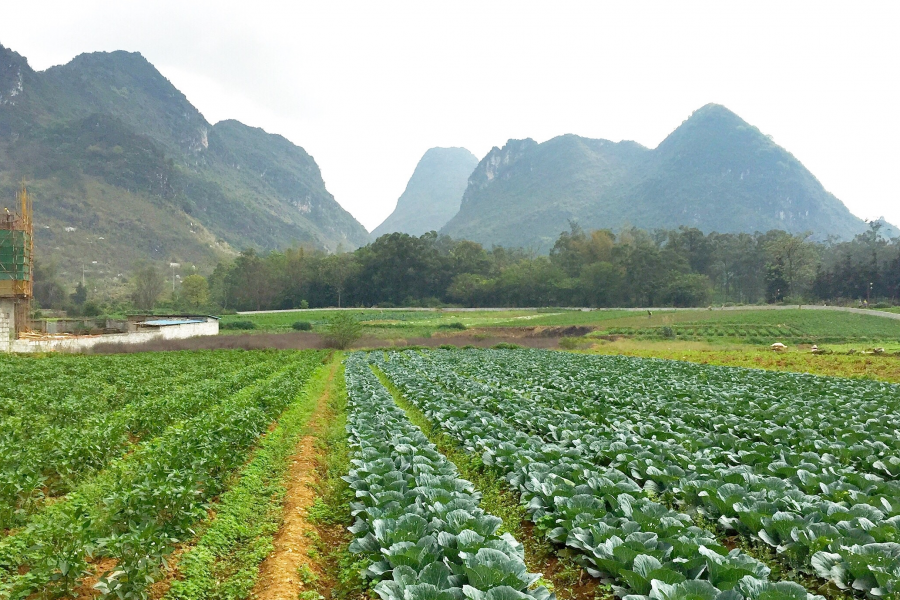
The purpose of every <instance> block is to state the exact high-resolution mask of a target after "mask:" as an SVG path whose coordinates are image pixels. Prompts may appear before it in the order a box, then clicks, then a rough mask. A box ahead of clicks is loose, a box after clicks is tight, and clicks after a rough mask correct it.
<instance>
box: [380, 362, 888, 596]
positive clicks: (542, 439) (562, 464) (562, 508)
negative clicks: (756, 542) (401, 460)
mask: <svg viewBox="0 0 900 600" xmlns="http://www.w3.org/2000/svg"><path fill="white" fill-rule="evenodd" d="M371 360H373V361H374V362H376V363H377V364H378V365H379V367H380V368H382V369H383V370H384V372H385V373H386V374H387V375H388V376H389V377H390V378H391V380H392V381H393V382H394V383H395V384H396V385H398V386H399V387H400V389H402V390H404V392H405V395H406V397H407V398H408V399H409V401H411V402H413V403H414V404H416V405H417V406H418V407H419V408H420V409H421V410H423V411H424V412H425V413H426V414H427V415H428V416H429V418H430V419H431V420H432V421H433V422H435V423H441V424H442V427H444V428H445V430H447V432H448V433H450V434H451V435H454V436H456V437H457V438H458V439H459V440H460V442H461V443H463V444H464V445H466V446H467V447H468V448H469V449H470V450H471V451H473V452H479V453H482V454H483V460H484V461H485V462H486V463H488V464H494V465H496V466H497V467H499V468H501V469H502V470H505V471H506V472H507V478H508V480H509V481H510V483H511V484H513V485H514V486H516V487H518V488H519V489H520V491H521V492H522V495H523V499H524V500H525V501H527V502H528V509H529V512H530V515H531V518H532V519H533V520H535V522H537V523H540V524H542V525H545V526H548V527H549V529H550V535H551V537H553V538H554V539H556V540H557V541H559V542H560V543H565V544H566V545H568V546H570V547H573V548H576V549H578V550H581V551H582V553H583V555H582V560H583V564H584V565H585V566H586V567H587V568H588V569H589V570H590V571H591V572H592V573H593V574H595V575H597V576H601V577H613V578H614V579H615V581H616V582H618V583H624V584H625V585H624V586H621V588H620V589H621V593H622V594H626V593H628V592H632V593H635V594H637V595H650V594H652V593H654V590H655V589H656V588H655V587H654V579H659V580H660V581H661V582H664V583H665V584H666V585H676V586H677V585H680V584H679V583H678V582H679V581H691V580H695V579H701V580H706V581H708V582H709V583H710V585H711V586H712V588H713V591H714V592H716V594H718V593H719V592H726V591H729V590H739V592H740V594H741V595H742V596H744V597H757V596H756V595H757V594H761V595H762V596H764V597H768V596H769V595H770V594H776V595H780V594H781V593H785V594H788V595H793V594H800V593H801V592H802V594H803V595H804V597H805V594H806V592H805V591H803V589H802V588H801V587H800V586H797V585H796V584H788V583H779V584H777V585H778V586H779V587H778V588H777V589H778V591H777V593H776V590H775V588H772V587H771V586H772V585H775V584H771V583H768V582H767V574H768V569H767V568H766V567H765V566H764V565H762V564H760V563H758V562H757V561H755V560H754V559H752V558H750V557H748V556H746V555H743V554H741V553H740V552H738V551H731V552H729V551H727V550H726V549H725V548H724V547H722V545H721V544H720V543H719V542H718V541H717V540H716V538H715V537H714V536H713V535H712V534H711V533H710V532H707V531H705V530H701V529H699V528H697V527H695V526H693V520H692V518H691V517H690V516H689V515H688V514H685V513H680V512H677V511H672V510H670V509H668V508H666V507H665V506H664V505H662V504H659V503H658V502H657V501H656V499H657V498H660V497H662V499H666V500H667V501H669V502H670V503H671V504H672V505H683V506H685V507H690V508H691V509H692V510H694V509H695V508H696V506H692V505H691V504H690V503H688V502H686V499H687V497H688V496H687V493H686V492H685V489H686V488H687V486H688V485H690V484H691V483H693V482H695V481H708V482H709V483H710V485H712V484H713V483H715V484H717V485H718V486H721V484H722V483H723V481H722V479H723V477H725V476H726V472H733V473H734V477H739V476H740V475H741V474H743V476H744V477H745V478H747V480H748V481H749V482H752V483H761V484H762V485H763V486H766V485H768V486H770V488H771V489H772V490H773V491H775V492H777V491H781V490H783V489H785V485H784V483H783V484H782V485H775V482H776V481H777V482H783V480H782V479H781V478H780V477H783V476H784V475H783V474H781V473H775V474H773V475H772V476H770V477H765V476H762V475H761V476H755V474H754V472H753V469H752V468H750V469H749V470H748V469H747V467H740V466H735V465H734V464H733V463H734V462H738V461H739V459H740V457H739V455H736V454H734V453H732V454H731V455H728V454H727V453H725V452H723V451H721V449H719V448H713V449H710V450H708V451H706V450H705V449H699V448H698V446H700V447H702V446H703V445H704V444H706V443H708V441H707V436H711V435H713V434H712V433H710V434H704V435H698V433H697V430H696V426H695V427H694V429H693V430H692V431H691V435H685V436H684V437H681V438H679V437H677V435H676V433H674V432H673V431H672V427H668V428H666V427H665V424H664V423H660V424H657V423H655V422H654V421H655V420H656V417H657V416H658V415H657V414H656V413H654V412H652V409H651V410H650V411H648V410H647V408H646V407H647V405H648V404H651V403H652V400H654V399H657V398H662V399H665V397H666V396H673V395H675V396H676V397H677V398H683V399H686V400H690V402H697V401H698V398H697V396H700V398H702V396H703V394H702V392H703V391H704V390H703V385H702V384H701V383H700V382H701V381H703V383H706V382H708V381H709V380H710V379H711V377H710V375H709V373H708V372H699V373H695V378H694V381H695V382H696V383H694V384H693V386H694V389H693V392H694V394H693V395H692V394H690V393H688V391H687V389H686V388H688V387H689V385H688V383H687V382H686V381H683V380H682V381H680V380H678V379H677V378H675V377H674V374H673V373H665V368H664V363H660V364H657V363H659V362H660V361H654V362H652V363H651V362H650V361H646V362H645V363H641V362H640V361H638V360H634V359H631V360H618V361H616V360H614V359H609V361H607V362H606V363H604V361H603V360H597V359H595V358H592V357H580V356H573V355H568V354H563V353H546V352H530V351H517V352H497V351H486V352H480V351H472V352H444V351H437V352H433V353H428V354H427V355H423V354H422V353H409V352H407V353H402V354H391V355H390V358H387V359H385V358H381V357H380V355H374V354H373V355H372V358H371ZM579 361H581V362H580V363H579ZM675 364H677V363H675ZM641 365H646V366H647V368H646V369H645V370H642V369H640V366H641ZM650 367H652V368H653V369H656V370H657V371H662V372H661V373H659V374H658V375H655V374H654V373H652V372H651V368H650ZM628 368H631V369H636V370H639V371H641V373H640V374H639V377H634V378H632V377H629V374H628ZM732 371H734V370H732ZM737 373H742V372H740V371H737ZM751 373H752V372H751ZM698 375H703V376H704V377H699V376H698ZM594 382H602V384H603V386H605V387H602V388H601V387H600V386H594V387H591V386H590V383H594ZM731 383H732V385H733V384H734V383H735V381H733V380H732V381H731ZM626 384H627V385H626ZM698 384H699V385H698ZM876 385H877V384H876ZM556 386H559V387H561V388H563V389H566V390H567V391H568V392H569V393H567V394H563V393H561V392H560V391H559V390H558V389H555V388H556ZM629 386H630V387H629ZM575 390H577V392H576V391H575ZM651 390H652V391H651ZM716 391H718V390H716ZM629 396H636V397H635V398H633V400H634V401H635V404H634V405H630V406H628V407H627V409H623V410H622V411H617V410H616V404H617V403H618V402H623V403H626V404H627V401H628V400H629ZM639 402H640V403H641V405H643V406H644V407H645V408H644V409H643V410H641V409H640V408H639V405H638V403H639ZM557 406H558V407H559V408H556V407H557ZM636 407H637V409H636ZM638 411H639V412H638ZM663 414H664V415H666V417H672V415H673V414H674V415H675V416H676V417H677V413H676V412H675V411H674V410H672V409H671V407H670V410H669V411H667V412H665V413H663ZM584 415H590V417H592V418H588V417H587V416H584ZM676 417H672V418H676ZM646 418H649V419H650V422H649V423H647V422H646V421H645V419H646ZM631 419H635V420H634V421H632V420H631ZM733 437H734V436H732V438H733ZM673 439H674V440H677V441H680V442H683V443H682V444H676V442H675V441H673ZM692 444H693V446H692ZM692 450H694V452H692ZM721 456H725V457H727V462H726V464H724V465H723V464H721V463H716V462H714V460H713V459H718V458H719V457H721ZM773 462H774V461H773ZM776 468H777V467H776ZM729 469H730V470H731V471H729ZM713 477H717V478H718V479H713ZM799 493H801V494H802V493H803V492H799ZM790 497H791V498H794V499H796V494H795V495H793V496H790ZM744 498H745V497H742V499H744ZM772 500H774V496H773V497H772ZM726 502H727V501H726ZM835 504H836V503H835ZM820 506H821V503H820ZM785 508H787V507H785ZM870 516H873V517H877V513H876V514H870ZM849 518H850V520H851V521H852V519H853V518H854V517H849ZM845 521H846V519H845ZM852 525H853V524H852V522H851V523H843V524H841V525H840V527H842V528H846V527H852ZM771 527H772V529H773V530H776V529H777V528H778V527H780V519H776V520H775V521H774V522H773V523H772V525H771ZM858 528H859V527H857V529H858ZM819 549H820V548H815V549H812V548H808V549H807V561H808V557H809V555H810V554H811V553H812V552H815V551H817V550H819ZM640 556H646V557H651V558H653V559H654V560H655V561H658V562H659V563H660V566H659V567H656V566H654V567H653V568H652V569H649V570H648V567H647V564H650V563H652V564H653V565H655V563H654V562H653V561H649V563H648V562H647V560H648V559H641V561H639V562H636V559H637V557H640ZM806 564H807V565H808V564H809V563H808V562H807V563H806ZM651 571H653V572H654V574H653V575H652V576H650V577H648V576H647V574H648V573H650V572H651ZM657 571H658V572H657ZM748 578H749V579H748ZM791 586H793V587H791ZM716 590H717V591H716ZM656 593H657V594H660V593H662V592H656ZM673 593H675V592H673ZM779 597H780V596H779Z"/></svg>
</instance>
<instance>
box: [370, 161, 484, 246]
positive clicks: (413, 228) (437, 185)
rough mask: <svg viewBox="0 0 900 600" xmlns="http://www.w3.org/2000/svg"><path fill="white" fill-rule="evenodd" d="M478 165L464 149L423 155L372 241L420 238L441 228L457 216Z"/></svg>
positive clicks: (374, 232)
mask: <svg viewBox="0 0 900 600" xmlns="http://www.w3.org/2000/svg"><path fill="white" fill-rule="evenodd" d="M477 164H478V159H477V158H476V157H475V155H474V154H472V153H471V152H469V151H468V150H466V149H465V148H431V149H430V150H428V151H426V152H425V154H424V155H423V156H422V158H421V159H420V160H419V163H418V164H417V165H416V169H415V171H414V172H413V174H412V177H410V179H409V183H408V184H407V185H406V190H404V192H403V194H402V195H401V196H400V198H399V199H398V200H397V206H396V208H394V211H393V212H392V213H391V214H390V215H389V216H388V218H387V219H385V220H384V222H383V223H381V225H379V226H378V227H376V228H375V229H374V230H372V239H376V238H378V237H379V236H382V235H384V234H386V233H393V232H401V233H408V234H410V235H415V236H419V235H422V234H423V233H427V232H429V231H437V230H439V229H440V228H441V227H443V226H444V225H445V224H446V223H447V221H449V220H450V219H451V218H452V217H453V216H454V215H455V214H456V213H457V212H459V204H460V202H461V201H462V195H463V192H465V191H466V185H467V184H468V180H469V175H470V174H471V173H472V169H474V168H475V165H477Z"/></svg>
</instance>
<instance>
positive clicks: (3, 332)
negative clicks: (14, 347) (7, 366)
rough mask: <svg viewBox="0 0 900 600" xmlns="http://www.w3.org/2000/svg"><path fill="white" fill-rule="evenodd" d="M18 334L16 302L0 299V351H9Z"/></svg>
mask: <svg viewBox="0 0 900 600" xmlns="http://www.w3.org/2000/svg"><path fill="white" fill-rule="evenodd" d="M15 335H16V304H15V301H13V300H6V299H0V352H9V351H10V346H11V344H12V341H13V338H14V337H15Z"/></svg>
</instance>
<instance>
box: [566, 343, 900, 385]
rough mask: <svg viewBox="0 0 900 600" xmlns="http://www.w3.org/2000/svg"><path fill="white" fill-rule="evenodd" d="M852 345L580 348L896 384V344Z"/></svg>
mask: <svg viewBox="0 0 900 600" xmlns="http://www.w3.org/2000/svg"><path fill="white" fill-rule="evenodd" d="M852 347H853V345H852V344H829V345H828V346H827V348H828V349H830V350H833V351H834V352H835V353H834V354H819V355H816V354H813V353H811V352H810V350H809V347H793V346H792V347H789V348H788V349H787V351H785V352H772V350H771V349H769V348H760V347H752V346H751V347H748V346H746V345H742V344H738V343H709V342H691V341H665V340H630V339H620V340H616V341H614V342H606V341H603V340H601V341H598V342H595V343H594V344H592V345H591V346H590V347H589V348H588V347H587V346H584V348H588V349H584V350H582V351H584V352H586V353H588V354H601V355H612V356H618V355H626V356H635V357H640V358H663V359H668V360H680V361H688V362H693V363H699V364H704V365H719V366H728V367H746V368H751V369H766V370H770V371H788V372H794V373H809V374H812V375H829V376H835V377H852V378H864V379H874V380H877V381H886V382H890V383H900V357H898V356H897V353H900V344H897V343H895V344H890V343H888V344H885V346H884V347H885V354H883V355H874V354H863V353H854V354H846V352H849V350H850V348H852Z"/></svg>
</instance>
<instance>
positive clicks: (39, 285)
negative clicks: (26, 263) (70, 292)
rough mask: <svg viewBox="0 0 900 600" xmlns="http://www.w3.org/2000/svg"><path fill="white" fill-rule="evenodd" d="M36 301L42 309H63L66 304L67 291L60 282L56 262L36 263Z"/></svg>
mask: <svg viewBox="0 0 900 600" xmlns="http://www.w3.org/2000/svg"><path fill="white" fill-rule="evenodd" d="M34 299H35V300H37V303H38V304H39V305H40V307H41V308H62V307H63V305H64V304H65V302H66V290H65V288H63V285H62V284H61V283H60V282H59V275H58V272H57V268H56V263H54V262H48V263H44V262H40V261H37V260H36V261H34Z"/></svg>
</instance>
